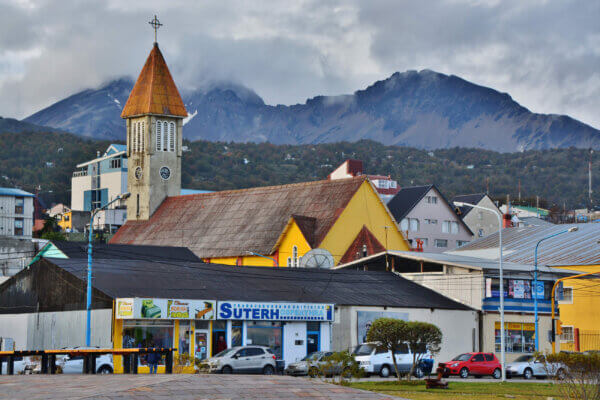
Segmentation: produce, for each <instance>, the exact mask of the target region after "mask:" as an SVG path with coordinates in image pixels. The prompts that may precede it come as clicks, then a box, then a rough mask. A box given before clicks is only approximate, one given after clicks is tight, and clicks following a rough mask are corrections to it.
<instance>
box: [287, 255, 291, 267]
mask: <svg viewBox="0 0 600 400" xmlns="http://www.w3.org/2000/svg"><path fill="white" fill-rule="evenodd" d="M287 266H288V267H291V266H292V257H288V258H287Z"/></svg>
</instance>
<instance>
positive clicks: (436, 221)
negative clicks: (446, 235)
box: [425, 219, 438, 225]
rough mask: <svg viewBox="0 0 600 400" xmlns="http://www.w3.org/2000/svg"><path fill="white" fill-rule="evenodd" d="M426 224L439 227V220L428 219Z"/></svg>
mask: <svg viewBox="0 0 600 400" xmlns="http://www.w3.org/2000/svg"><path fill="white" fill-rule="evenodd" d="M425 223H426V224H427V225H437V223H438V220H437V219H426V220H425Z"/></svg>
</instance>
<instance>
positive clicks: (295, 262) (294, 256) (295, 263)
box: [292, 246, 299, 267]
mask: <svg viewBox="0 0 600 400" xmlns="http://www.w3.org/2000/svg"><path fill="white" fill-rule="evenodd" d="M292 262H293V266H294V267H298V266H299V264H298V246H294V247H292Z"/></svg>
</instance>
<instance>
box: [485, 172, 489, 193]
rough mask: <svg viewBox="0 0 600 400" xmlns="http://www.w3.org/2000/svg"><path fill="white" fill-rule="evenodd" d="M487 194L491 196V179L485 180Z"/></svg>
mask: <svg viewBox="0 0 600 400" xmlns="http://www.w3.org/2000/svg"><path fill="white" fill-rule="evenodd" d="M485 194H487V195H488V196H489V195H490V177H489V176H488V177H486V178H485Z"/></svg>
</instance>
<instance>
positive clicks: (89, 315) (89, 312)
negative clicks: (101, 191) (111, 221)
mask: <svg viewBox="0 0 600 400" xmlns="http://www.w3.org/2000/svg"><path fill="white" fill-rule="evenodd" d="M129 196H131V193H129V192H126V193H123V194H120V195H118V196H117V197H116V198H115V199H114V200H113V201H111V202H109V203H107V204H105V205H104V206H102V207H100V208H96V209H95V210H93V211H92V214H91V216H90V227H89V232H88V265H87V307H86V310H87V321H86V327H85V345H86V347H90V341H91V326H92V233H93V232H94V217H95V216H96V214H97V213H98V211H100V210H104V209H106V208H107V207H108V206H110V205H111V204H113V203H114V202H116V201H119V200H125V199H127V198H128V197H129Z"/></svg>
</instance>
